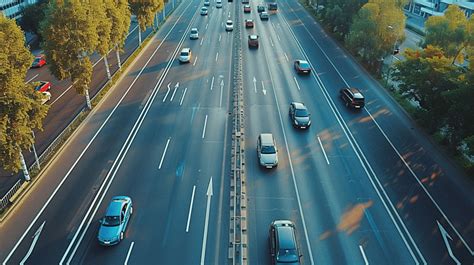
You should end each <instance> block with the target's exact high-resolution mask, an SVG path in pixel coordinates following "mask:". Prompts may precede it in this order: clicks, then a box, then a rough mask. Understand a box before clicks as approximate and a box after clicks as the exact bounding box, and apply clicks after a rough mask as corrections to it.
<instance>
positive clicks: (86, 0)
mask: <svg viewBox="0 0 474 265" xmlns="http://www.w3.org/2000/svg"><path fill="white" fill-rule="evenodd" d="M39 5H40V6H41V7H43V9H36V11H37V12H41V13H42V14H40V15H38V16H36V19H39V20H37V21H33V22H31V21H29V22H28V23H25V21H23V22H22V25H30V26H29V28H28V26H25V27H26V28H28V29H29V30H32V31H37V33H38V34H39V35H41V40H42V42H41V47H42V49H43V50H44V53H45V55H46V58H47V60H48V67H49V70H50V72H51V73H52V74H53V75H54V76H55V77H56V78H57V79H59V80H64V79H68V78H69V79H71V81H72V84H73V85H72V86H73V87H74V89H75V90H76V91H77V93H79V94H80V95H84V96H85V98H86V104H87V107H88V108H89V109H91V108H92V106H91V102H90V97H89V93H88V89H89V86H90V82H91V78H92V71H93V67H92V62H91V60H90V56H91V55H92V54H93V53H98V54H100V55H101V56H104V57H103V58H104V63H105V66H106V71H107V75H108V78H110V77H111V76H110V70H109V65H108V62H107V58H106V56H105V55H106V54H108V52H109V51H111V50H113V49H115V52H116V56H117V59H118V62H119V67H120V66H121V63H120V52H121V51H122V49H123V46H124V44H125V39H126V37H127V35H128V31H129V27H130V19H131V18H130V17H131V13H132V12H133V13H134V14H135V15H136V16H137V19H138V23H139V25H140V30H139V32H140V31H144V30H145V29H146V28H147V27H149V26H152V25H153V18H154V16H155V15H156V14H157V13H158V12H159V11H161V10H162V9H163V6H164V3H163V0H129V1H127V0H53V1H49V2H47V3H45V2H40V3H39ZM36 7H38V6H36ZM24 11H25V12H27V11H26V10H24ZM35 23H36V24H37V25H39V27H37V26H34V25H36V24H35ZM32 25H33V26H32ZM32 61H33V56H32V54H31V52H30V51H29V50H28V49H27V48H26V47H25V39H24V34H23V32H22V31H21V29H20V28H19V27H18V26H17V24H16V22H15V21H13V20H9V19H7V18H5V17H4V16H3V15H0V163H1V166H2V168H3V169H4V170H6V171H8V172H18V170H20V169H22V170H23V173H24V175H25V179H26V180H29V179H30V177H29V173H28V169H27V166H26V163H25V161H24V158H23V155H22V151H23V150H28V149H30V148H31V146H32V145H33V144H34V137H33V135H32V131H33V130H34V129H39V130H41V129H42V123H43V120H44V117H45V116H46V114H47V111H48V106H47V105H41V103H40V101H39V97H41V95H40V94H39V93H35V91H34V88H33V86H32V85H30V84H25V81H24V80H25V77H26V73H27V71H28V69H29V67H30V65H31V63H32Z"/></svg>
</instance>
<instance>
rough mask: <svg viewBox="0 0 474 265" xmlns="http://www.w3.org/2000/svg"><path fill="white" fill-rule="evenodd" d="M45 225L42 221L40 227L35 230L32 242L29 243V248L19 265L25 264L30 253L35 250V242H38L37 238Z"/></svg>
mask: <svg viewBox="0 0 474 265" xmlns="http://www.w3.org/2000/svg"><path fill="white" fill-rule="evenodd" d="M45 223H46V221H44V222H43V223H42V224H41V226H40V227H39V228H38V230H36V232H35V235H34V236H33V242H31V246H30V248H29V249H28V252H27V253H26V255H25V257H23V259H22V260H21V261H20V265H24V264H25V262H26V261H27V260H28V258H29V257H30V255H31V253H32V252H33V249H34V248H35V245H36V242H38V239H39V236H40V234H41V232H42V231H43V227H44V224H45Z"/></svg>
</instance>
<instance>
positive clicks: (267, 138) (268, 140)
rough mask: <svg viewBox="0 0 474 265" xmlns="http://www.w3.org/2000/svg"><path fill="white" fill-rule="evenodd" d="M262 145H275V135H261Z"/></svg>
mask: <svg viewBox="0 0 474 265" xmlns="http://www.w3.org/2000/svg"><path fill="white" fill-rule="evenodd" d="M260 141H261V142H262V145H273V135H272V134H271V133H262V134H260Z"/></svg>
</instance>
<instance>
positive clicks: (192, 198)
mask: <svg viewBox="0 0 474 265" xmlns="http://www.w3.org/2000/svg"><path fill="white" fill-rule="evenodd" d="M195 192H196V185H194V186H193V194H191V203H190V204H189V213H188V222H187V223H186V233H187V232H188V231H189V223H190V222H191V213H192V212H193V203H194V193H195Z"/></svg>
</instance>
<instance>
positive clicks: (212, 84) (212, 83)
mask: <svg viewBox="0 0 474 265" xmlns="http://www.w3.org/2000/svg"><path fill="white" fill-rule="evenodd" d="M213 86H214V77H212V80H211V90H212V87H213Z"/></svg>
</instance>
